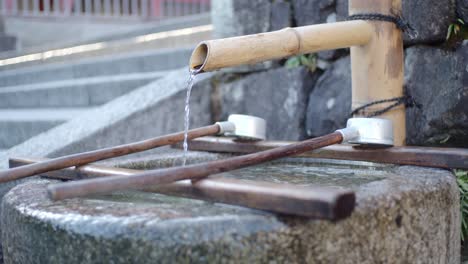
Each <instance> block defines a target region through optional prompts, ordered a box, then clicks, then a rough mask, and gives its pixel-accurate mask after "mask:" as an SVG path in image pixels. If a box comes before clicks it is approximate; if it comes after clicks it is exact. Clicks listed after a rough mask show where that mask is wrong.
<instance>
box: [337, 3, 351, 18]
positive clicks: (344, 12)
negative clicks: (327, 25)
mask: <svg viewBox="0 0 468 264" xmlns="http://www.w3.org/2000/svg"><path fill="white" fill-rule="evenodd" d="M348 2H349V0H336V20H337V21H343V20H345V19H346V18H347V17H348V14H349V11H348Z"/></svg>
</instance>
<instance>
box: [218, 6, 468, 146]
mask: <svg viewBox="0 0 468 264" xmlns="http://www.w3.org/2000/svg"><path fill="white" fill-rule="evenodd" d="M347 10H348V0H289V1H287V0H252V1H248V0H221V1H213V13H212V16H213V23H214V25H215V32H216V33H215V35H216V37H230V36H238V35H244V34H253V33H259V32H266V31H271V30H277V29H281V28H284V27H288V26H291V27H294V26H303V25H310V24H316V23H326V22H335V21H342V20H344V19H345V18H346V16H347ZM403 17H404V18H405V19H406V20H407V21H408V22H409V23H410V24H411V26H412V27H413V28H415V30H416V31H417V32H418V35H417V37H415V38H413V39H410V38H408V37H405V54H406V57H405V68H406V70H405V85H406V88H407V91H408V92H409V94H410V95H411V96H412V97H413V98H414V99H415V100H416V102H417V103H418V104H419V105H420V107H419V108H408V109H407V127H408V128H407V129H408V131H407V135H408V138H407V143H408V144H411V145H426V146H427V145H430V146H450V147H454V146H456V147H468V67H467V64H468V47H467V46H468V43H467V41H465V42H462V41H459V42H458V43H455V44H454V43H447V42H446V41H445V39H446V35H447V29H448V27H449V25H450V24H451V23H454V22H455V21H456V20H457V18H461V19H465V21H466V19H467V18H468V1H466V0H425V1H418V0H403ZM317 59H318V60H317V66H318V67H317V69H316V70H315V71H314V72H310V71H308V70H306V69H305V68H304V69H300V70H299V69H290V68H287V67H285V66H284V63H285V61H284V60H282V61H276V62H267V63H263V64H259V65H251V66H243V67H238V68H234V69H228V70H224V71H222V73H221V74H218V75H217V79H216V82H214V86H215V87H214V88H213V89H214V91H216V93H215V98H216V96H218V97H220V98H221V99H218V100H217V104H216V106H217V108H218V109H217V111H221V113H216V111H215V119H216V118H218V119H219V118H224V117H225V115H226V114H227V113H232V112H242V113H250V114H257V115H260V116H266V117H267V119H268V121H269V122H270V123H269V124H270V127H272V129H274V128H275V127H283V128H285V127H287V128H288V129H289V132H288V133H275V132H273V133H272V135H271V136H272V137H270V139H289V140H297V139H301V138H303V137H313V136H319V135H323V134H326V133H329V132H331V131H334V130H335V129H337V128H340V127H343V126H344V125H345V121H346V119H347V116H348V114H349V113H350V111H351V109H350V108H351V77H350V66H349V65H350V64H349V61H350V59H349V50H337V51H326V52H319V53H318V54H317ZM236 87H237V88H236ZM293 94H294V95H293ZM291 98H294V99H291ZM304 106H305V108H304ZM220 109H222V110H220ZM215 110H216V109H215ZM275 113H278V114H277V115H276V114H275ZM283 113H288V114H283ZM272 122H273V123H272ZM271 124H273V125H271ZM292 131H294V132H292Z"/></svg>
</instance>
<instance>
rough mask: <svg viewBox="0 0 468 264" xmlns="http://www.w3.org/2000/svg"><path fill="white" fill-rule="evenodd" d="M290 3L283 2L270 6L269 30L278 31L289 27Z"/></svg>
mask: <svg viewBox="0 0 468 264" xmlns="http://www.w3.org/2000/svg"><path fill="white" fill-rule="evenodd" d="M291 8H292V7H291V3H289V2H286V1H284V0H280V1H274V2H273V3H272V4H271V17H270V30H280V29H283V28H285V27H290V26H291V19H292V12H291V11H292V10H291Z"/></svg>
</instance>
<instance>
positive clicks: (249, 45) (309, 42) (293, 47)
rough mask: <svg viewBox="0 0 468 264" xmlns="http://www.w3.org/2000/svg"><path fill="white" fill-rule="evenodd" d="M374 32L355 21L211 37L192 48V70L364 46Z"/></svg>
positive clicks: (363, 23) (366, 24) (370, 27)
mask: <svg viewBox="0 0 468 264" xmlns="http://www.w3.org/2000/svg"><path fill="white" fill-rule="evenodd" d="M373 35H374V29H373V27H372V26H371V25H370V24H369V23H368V22H366V21H362V20H356V21H346V22H337V23H329V24H319V25H312V26H304V27H297V28H285V29H282V30H278V31H273V32H269V33H261V34H254V35H247V36H240V37H233V38H225V39H217V40H209V41H204V42H202V43H200V44H199V45H198V46H197V47H196V48H195V50H194V51H193V53H192V56H191V58H190V69H191V70H192V71H195V72H207V71H214V70H218V69H221V68H225V67H233V66H239V65H242V64H254V63H258V62H262V61H266V60H272V59H279V58H284V57H288V56H292V55H296V54H305V53H311V52H317V51H322V50H331V49H339V48H346V47H352V46H357V45H365V44H367V43H369V42H370V41H371V39H372V36H373Z"/></svg>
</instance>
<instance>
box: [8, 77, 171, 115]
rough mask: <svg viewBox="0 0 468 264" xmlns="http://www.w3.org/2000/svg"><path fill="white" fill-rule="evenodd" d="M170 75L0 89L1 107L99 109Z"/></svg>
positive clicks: (88, 79) (69, 81)
mask: <svg viewBox="0 0 468 264" xmlns="http://www.w3.org/2000/svg"><path fill="white" fill-rule="evenodd" d="M166 74H167V72H148V73H133V74H125V75H117V76H99V77H93V78H83V79H75V80H64V81H54V82H47V83H39V84H29V85H20V86H10V87H3V88H0V106H1V107H2V108H34V107H85V106H96V105H101V104H104V103H107V102H108V101H110V100H112V99H114V98H116V97H118V96H121V95H123V94H126V93H128V92H130V91H132V90H134V89H136V88H138V87H141V86H143V85H145V84H148V83H149V82H151V81H154V80H157V79H159V78H161V77H163V76H164V75H166Z"/></svg>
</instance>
